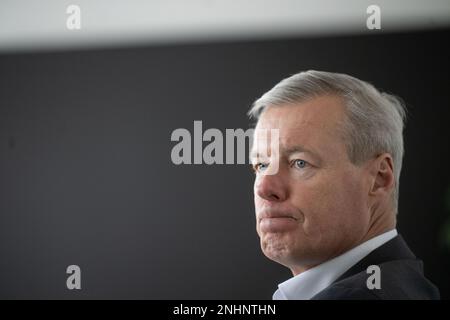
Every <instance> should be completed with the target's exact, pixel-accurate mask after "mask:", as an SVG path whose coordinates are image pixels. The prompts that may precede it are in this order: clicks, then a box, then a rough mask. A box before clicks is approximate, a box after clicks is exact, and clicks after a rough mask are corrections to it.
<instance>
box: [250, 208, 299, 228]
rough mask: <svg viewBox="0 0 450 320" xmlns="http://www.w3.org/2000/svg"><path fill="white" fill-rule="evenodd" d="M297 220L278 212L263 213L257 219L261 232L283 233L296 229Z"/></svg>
mask: <svg viewBox="0 0 450 320" xmlns="http://www.w3.org/2000/svg"><path fill="white" fill-rule="evenodd" d="M297 226H298V219H297V218H296V217H294V216H293V215H290V214H285V213H280V212H263V213H262V214H261V215H260V217H259V227H260V229H261V231H262V232H285V231H289V230H292V229H295V228H297Z"/></svg>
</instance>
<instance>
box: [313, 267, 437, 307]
mask: <svg viewBox="0 0 450 320" xmlns="http://www.w3.org/2000/svg"><path fill="white" fill-rule="evenodd" d="M378 266H379V267H380V274H379V276H380V287H381V288H380V289H369V288H368V286H367V280H368V279H369V277H370V276H371V273H367V272H366V271H362V272H359V273H356V274H354V275H352V276H350V277H347V278H344V279H341V280H339V281H337V282H335V283H333V284H332V285H331V286H329V287H328V288H326V289H325V290H323V291H321V292H319V293H318V294H317V295H316V296H314V297H313V299H332V300H334V299H336V300H377V299H380V300H381V299H382V300H385V299H392V300H396V299H401V300H403V299H439V291H438V289H437V288H436V287H435V286H434V285H433V284H432V283H431V282H430V281H428V280H427V279H426V278H425V277H424V276H423V274H422V272H421V271H422V262H421V261H420V260H394V261H389V262H385V263H382V264H379V265H378Z"/></svg>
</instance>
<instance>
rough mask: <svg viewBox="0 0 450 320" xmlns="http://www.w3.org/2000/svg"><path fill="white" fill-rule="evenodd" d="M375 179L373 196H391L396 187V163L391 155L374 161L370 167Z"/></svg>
mask: <svg viewBox="0 0 450 320" xmlns="http://www.w3.org/2000/svg"><path fill="white" fill-rule="evenodd" d="M370 173H371V176H372V177H373V179H372V185H371V188H370V193H369V194H370V195H371V196H375V197H377V196H380V195H383V194H390V193H391V192H392V190H393V189H394V187H395V176H394V161H393V159H392V156H391V155H390V154H389V153H383V154H381V155H379V156H378V157H377V158H376V159H374V160H373V162H372V163H371V166H370Z"/></svg>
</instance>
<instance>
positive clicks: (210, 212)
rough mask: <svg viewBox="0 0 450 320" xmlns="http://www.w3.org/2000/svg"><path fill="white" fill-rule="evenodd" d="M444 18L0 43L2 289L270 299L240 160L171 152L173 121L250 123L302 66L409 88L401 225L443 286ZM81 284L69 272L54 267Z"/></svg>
mask: <svg viewBox="0 0 450 320" xmlns="http://www.w3.org/2000/svg"><path fill="white" fill-rule="evenodd" d="M449 35H450V32H449V30H441V31H429V32H414V33H397V34H384V35H360V36H353V37H351V36H342V37H317V38H285V39H278V40H267V41H263V40H260V41H220V42H209V43H201V42H198V43H196V44H189V45H188V44H184V45H176V44H172V45H160V46H156V45H155V46H142V47H137V46H136V47H129V48H120V49H109V50H80V51H60V52H53V53H52V52H45V51H44V52H39V53H32V52H30V53H14V52H10V53H7V54H6V53H5V54H2V55H0V298H7V299H17V298H31V299H47V298H61V299H77V298H88V299H98V298H112V299H118V298H124V299H134V298H137V299H166V298H167V299H270V298H271V296H272V293H273V291H274V290H275V289H276V285H277V283H279V282H281V281H284V280H286V279H287V278H288V277H289V276H290V273H289V271H288V270H287V269H285V268H283V267H282V266H279V265H277V264H275V263H273V262H271V261H269V260H267V259H266V258H265V257H264V256H263V255H262V253H261V252H260V249H259V241H258V239H257V235H256V231H255V222H254V211H253V199H252V197H253V195H252V184H253V174H252V173H251V171H250V169H249V166H246V165H221V166H219V165H212V166H208V165H190V166H189V165H184V166H183V165H182V166H175V165H173V164H172V163H171V160H170V152H171V149H172V147H173V146H174V144H175V143H174V142H171V141H170V135H171V133H172V131H173V130H174V129H176V128H187V129H189V130H190V131H191V132H192V130H193V121H194V120H202V121H203V127H204V129H207V128H218V129H221V130H223V131H224V130H225V128H248V127H249V121H248V119H247V118H246V115H245V114H246V112H247V109H248V107H249V105H250V104H251V102H252V101H253V100H254V99H255V98H257V97H258V96H259V95H261V94H262V93H263V92H265V91H266V90H268V89H269V88H271V87H272V86H273V85H274V84H275V83H277V82H278V81H279V80H281V79H282V78H283V77H286V76H288V75H290V74H293V73H295V72H298V71H301V70H306V69H319V70H327V71H336V72H345V73H349V74H351V75H354V76H357V77H360V78H362V79H365V80H368V81H371V82H373V83H374V84H375V85H376V86H378V87H380V88H382V89H384V90H387V91H390V92H393V93H396V94H398V95H400V96H401V97H403V98H404V99H405V101H406V103H407V104H408V107H409V111H410V116H409V120H408V124H407V129H406V131H405V135H406V141H405V143H406V155H405V159H404V167H403V173H402V178H401V188H400V194H401V195H400V215H399V231H400V233H402V234H403V235H404V237H405V238H406V240H407V242H408V243H409V244H410V246H411V247H412V249H413V250H414V251H415V253H416V255H418V256H419V257H421V258H422V259H423V260H424V261H425V271H426V274H427V275H428V276H429V278H430V279H432V280H433V281H434V282H435V283H436V284H437V285H438V286H439V287H440V289H441V291H442V295H443V297H447V298H448V297H450V286H449V284H450V275H449V274H448V272H447V270H449V267H450V259H449V251H448V249H447V248H446V247H445V246H444V245H443V244H442V242H440V241H439V239H440V238H439V237H440V234H441V233H440V232H441V231H442V230H441V227H442V225H443V223H444V222H445V221H446V219H447V216H448V215H449V213H448V212H446V209H445V192H446V189H447V188H448V187H449V185H450V179H449V169H448V164H449V163H450V157H449V152H448V145H449V144H448V137H449V127H448V120H449V117H448V107H449V103H448V101H449V98H450V93H449V90H448V86H449V77H450V76H449V74H450V73H449V71H450V68H449V61H448V57H449V55H450V51H449V49H448V48H447V47H446V46H444V44H445V42H446V39H448V38H449ZM71 264H77V265H79V266H80V267H81V269H82V289H81V290H80V291H76V290H74V291H69V290H67V288H66V278H67V276H68V275H67V274H66V273H65V270H66V267H67V266H68V265H71Z"/></svg>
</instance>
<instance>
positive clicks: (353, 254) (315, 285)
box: [273, 229, 398, 300]
mask: <svg viewBox="0 0 450 320" xmlns="http://www.w3.org/2000/svg"><path fill="white" fill-rule="evenodd" d="M397 234H398V233H397V230H396V229H392V230H390V231H388V232H385V233H383V234H380V235H378V236H376V237H374V238H372V239H370V240H367V241H366V242H364V243H362V244H360V245H358V246H356V247H354V248H353V249H351V250H349V251H347V252H345V253H343V254H341V255H340V256H337V257H335V258H333V259H331V260H328V261H326V262H324V263H322V264H320V265H318V266H315V267H314V268H311V269H308V270H306V271H305V272H302V273H300V274H298V275H296V276H295V277H292V278H290V279H289V280H287V281H285V282H283V283H280V284H279V285H278V290H277V291H275V293H274V295H273V299H274V300H309V299H311V298H312V297H313V296H315V295H316V294H318V293H319V292H320V291H322V290H324V289H325V288H327V287H328V286H329V285H331V284H332V283H333V282H334V281H335V280H336V279H337V278H339V277H340V276H341V275H342V274H344V272H345V271H347V270H348V269H350V268H351V267H352V266H353V265H355V264H356V263H357V262H359V261H360V260H362V259H363V258H364V257H365V256H367V255H368V254H369V253H370V252H372V251H373V250H375V249H376V248H378V247H380V246H382V245H383V244H385V243H386V242H388V241H389V240H391V239H393V238H395V237H396V236H397Z"/></svg>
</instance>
